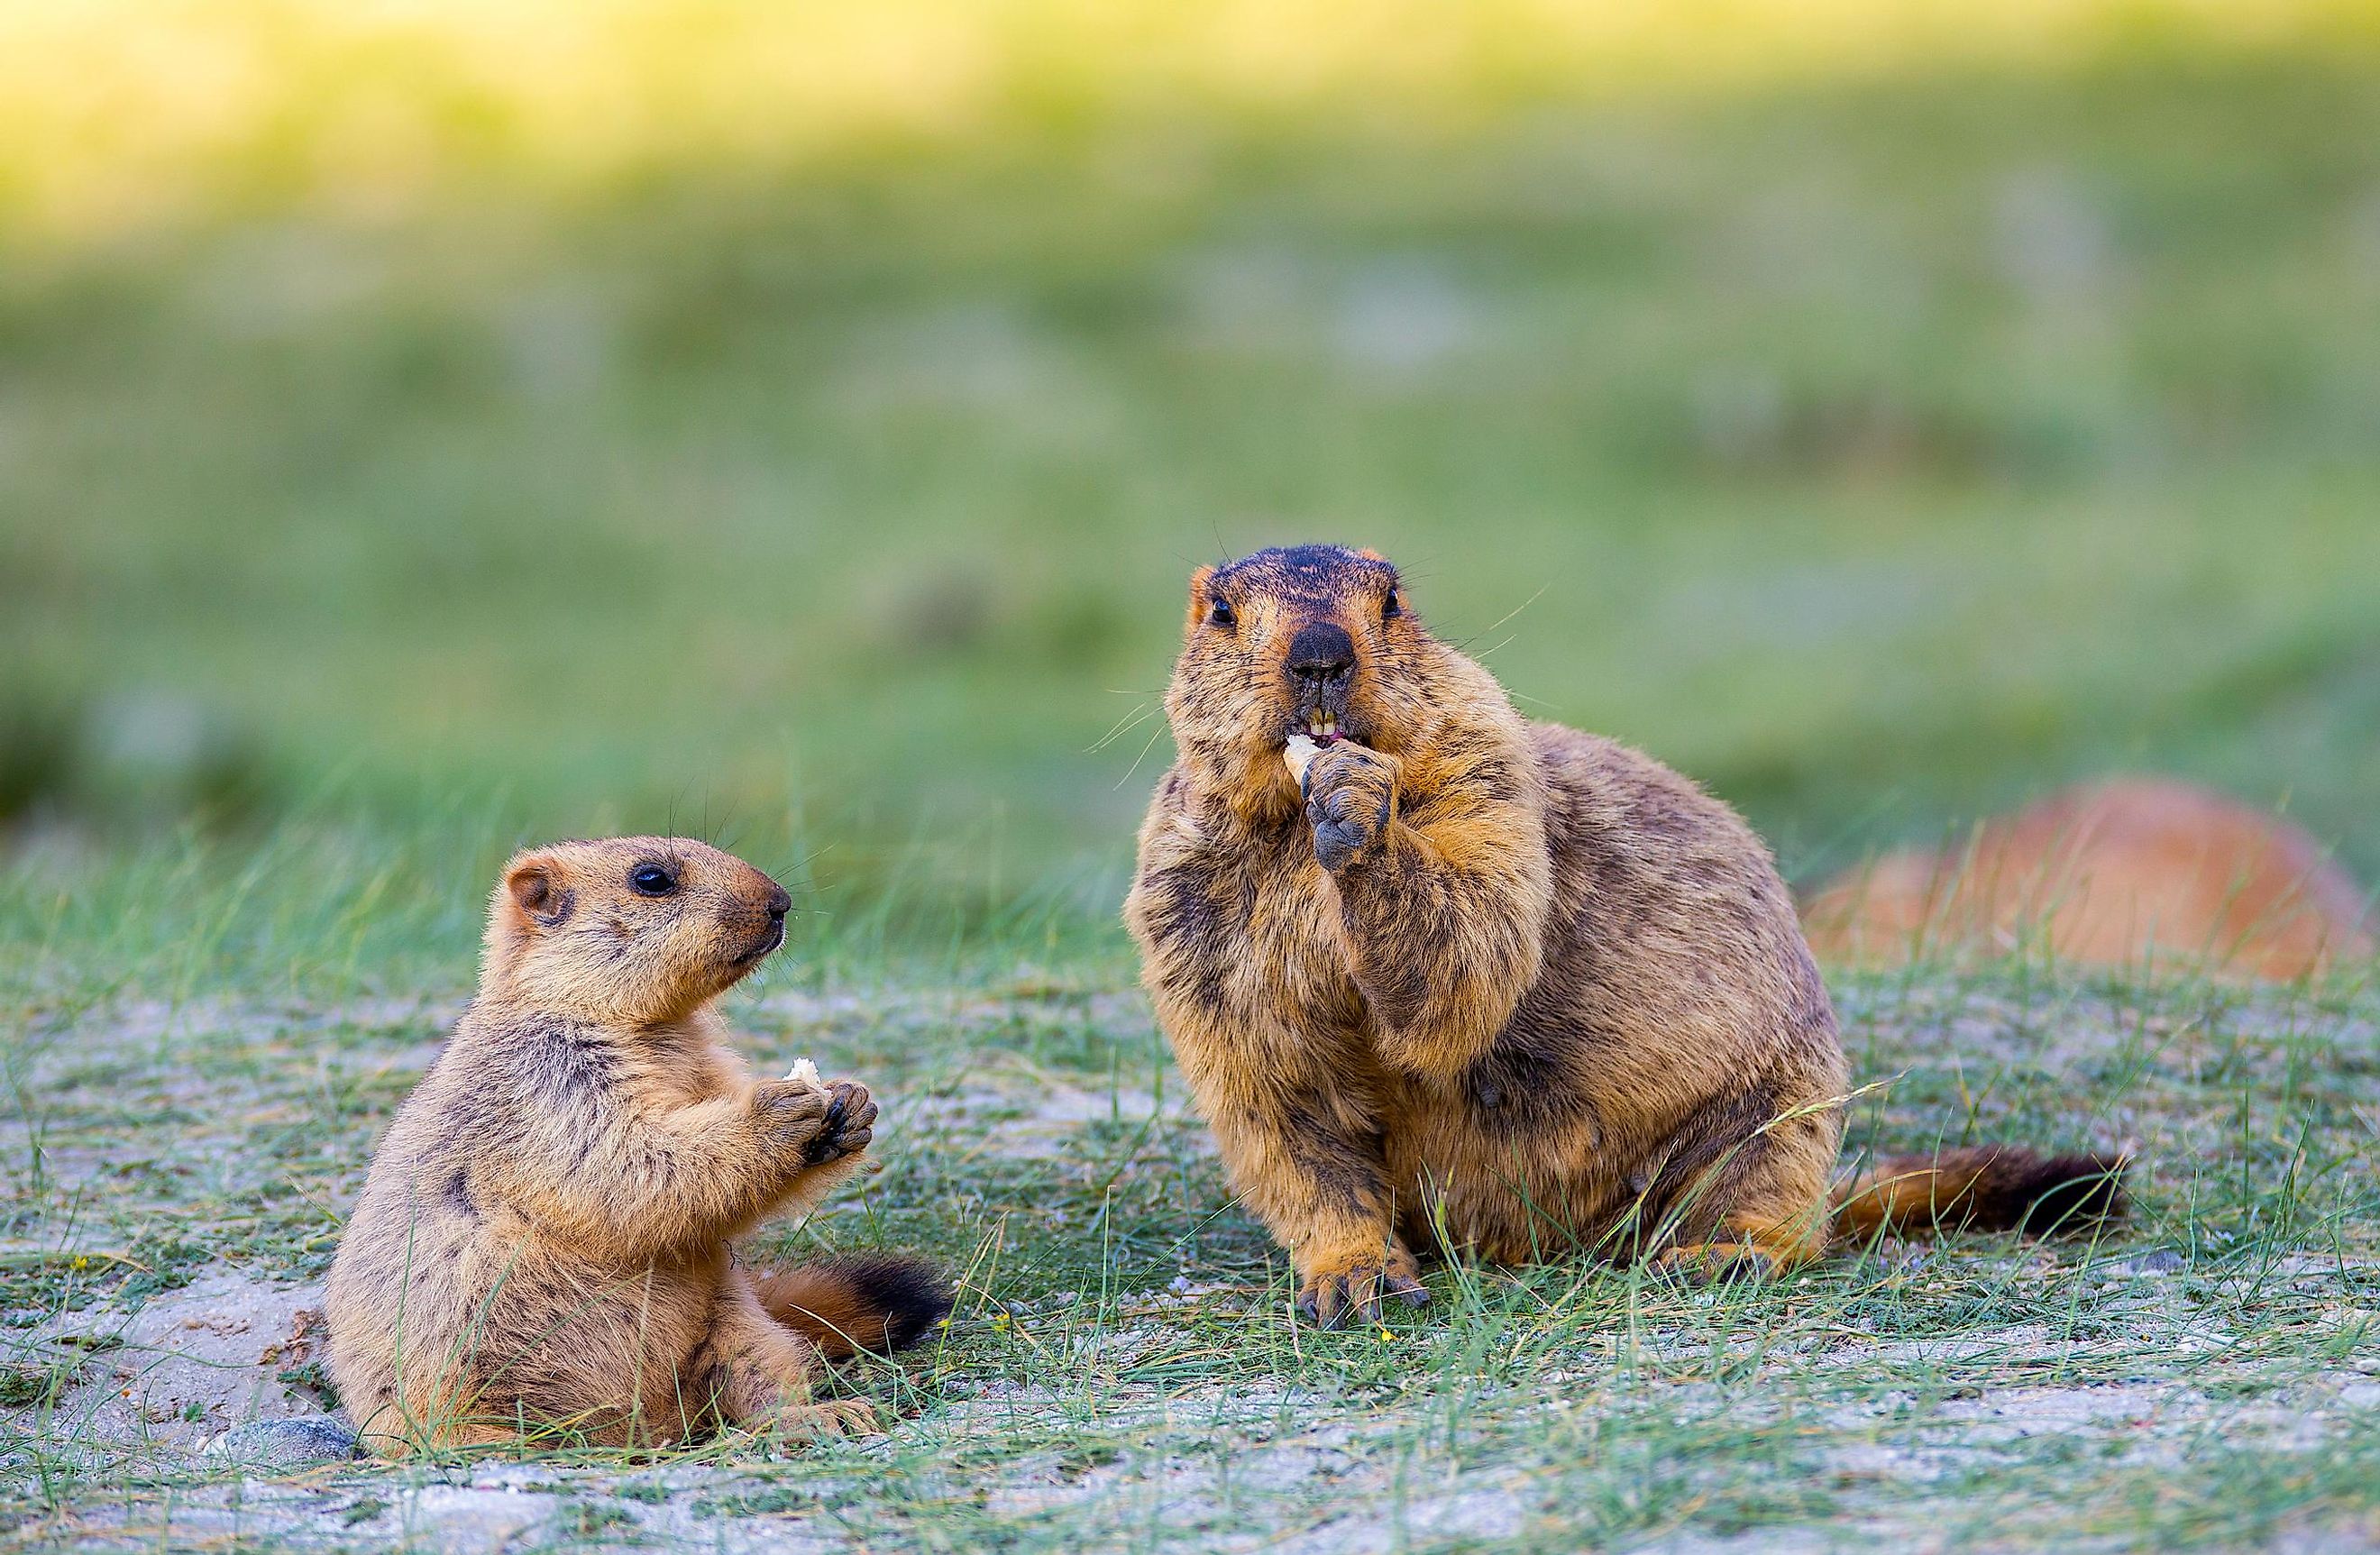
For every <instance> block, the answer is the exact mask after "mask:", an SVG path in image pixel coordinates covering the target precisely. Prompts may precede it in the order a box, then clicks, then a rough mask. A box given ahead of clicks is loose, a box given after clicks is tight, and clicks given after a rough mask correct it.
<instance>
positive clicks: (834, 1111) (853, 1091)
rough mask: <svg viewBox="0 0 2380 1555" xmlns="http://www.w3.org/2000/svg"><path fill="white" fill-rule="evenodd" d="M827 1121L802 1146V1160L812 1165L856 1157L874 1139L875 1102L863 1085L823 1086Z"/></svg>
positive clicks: (849, 1083) (851, 1082) (848, 1083)
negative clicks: (869, 1097) (824, 1088)
mask: <svg viewBox="0 0 2380 1555" xmlns="http://www.w3.org/2000/svg"><path fill="white" fill-rule="evenodd" d="M826 1097H827V1106H826V1121H825V1123H824V1124H821V1125H820V1128H819V1131H818V1133H817V1134H816V1135H814V1136H811V1138H810V1142H809V1143H808V1144H807V1145H805V1146H803V1147H802V1159H803V1160H806V1161H807V1162H809V1164H810V1165H812V1166H824V1165H826V1164H828V1163H829V1162H830V1161H838V1160H843V1159H844V1157H846V1156H856V1155H857V1154H859V1153H860V1152H861V1151H862V1150H865V1149H866V1148H868V1141H869V1140H870V1139H872V1138H874V1137H875V1136H876V1103H875V1102H874V1101H872V1100H870V1099H868V1087H866V1086H863V1085H860V1084H858V1083H856V1081H852V1080H837V1081H835V1082H834V1084H832V1085H831V1086H829V1087H826Z"/></svg>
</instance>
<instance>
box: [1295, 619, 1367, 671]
mask: <svg viewBox="0 0 2380 1555" xmlns="http://www.w3.org/2000/svg"><path fill="white" fill-rule="evenodd" d="M1354 667H1355V639H1354V638H1351V637H1349V636H1348V635H1347V633H1346V631H1345V629H1344V628H1343V627H1341V626H1338V625H1337V624H1336V623H1335V622H1330V621H1309V622H1307V623H1306V624H1305V626H1301V627H1299V628H1298V633H1297V636H1296V637H1294V638H1292V639H1290V644H1289V673H1290V674H1291V676H1292V677H1293V678H1294V679H1297V680H1302V681H1305V682H1307V683H1308V684H1310V685H1313V686H1329V685H1330V684H1332V683H1333V682H1336V681H1342V680H1344V679H1346V678H1347V675H1348V673H1349V672H1350V671H1352V670H1353V669H1354Z"/></svg>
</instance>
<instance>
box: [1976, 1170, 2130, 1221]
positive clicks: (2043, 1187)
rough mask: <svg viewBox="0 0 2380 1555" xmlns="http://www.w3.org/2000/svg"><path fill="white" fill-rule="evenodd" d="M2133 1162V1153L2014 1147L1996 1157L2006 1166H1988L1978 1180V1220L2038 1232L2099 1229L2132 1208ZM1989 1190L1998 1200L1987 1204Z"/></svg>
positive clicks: (1994, 1198) (2121, 1217)
mask: <svg viewBox="0 0 2380 1555" xmlns="http://www.w3.org/2000/svg"><path fill="white" fill-rule="evenodd" d="M1995 1165H1996V1166H1998V1167H1999V1168H2001V1169H2002V1170H2001V1171H1994V1170H1988V1169H1987V1170H1986V1171H1985V1173H1984V1181H1983V1182H1982V1183H1981V1184H1977V1199H1978V1202H1977V1204H1976V1207H1975V1220H1976V1221H1977V1222H1978V1224H1979V1225H1980V1226H1983V1227H1985V1228H1988V1229H1998V1227H1999V1226H2000V1225H2003V1224H2004V1225H2005V1226H2006V1227H2007V1228H2008V1229H2009V1230H2011V1231H2021V1232H2025V1233H2029V1234H2031V1235H2034V1236H2060V1235H2072V1234H2076V1233H2085V1232H2089V1231H2092V1230H2095V1229H2096V1228H2097V1227H2099V1226H2102V1225H2105V1224H2107V1222H2108V1221H2119V1220H2122V1219H2123V1218H2124V1215H2125V1212H2126V1211H2127V1210H2128V1209H2130V1208H2131V1199H2130V1197H2129V1196H2127V1195H2126V1193H2125V1192H2124V1172H2125V1171H2126V1170H2127V1169H2128V1168H2129V1167H2130V1166H2131V1158H2130V1157H2129V1156H2120V1155H2119V1156H2100V1155H2073V1156H2035V1155H2031V1154H2028V1153H2019V1152H2015V1151H2010V1152H2009V1153H2008V1154H2006V1155H2003V1156H2001V1157H2000V1159H1999V1160H1998V1162H1996V1163H1995ZM2003 1171H2004V1172H2005V1175H2003ZM1986 1196H1988V1197H1989V1199H1991V1200H1993V1201H1996V1202H1992V1203H1990V1204H1989V1205H1988V1207H1987V1205H1986V1203H1985V1198H1986ZM1995 1211H1997V1212H1995ZM2003 1217H2006V1218H2005V1219H2003Z"/></svg>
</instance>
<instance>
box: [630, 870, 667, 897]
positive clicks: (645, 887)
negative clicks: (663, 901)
mask: <svg viewBox="0 0 2380 1555" xmlns="http://www.w3.org/2000/svg"><path fill="white" fill-rule="evenodd" d="M628 883H629V884H630V885H632V886H634V887H636V888H637V894H639V895H642V896H666V895H668V894H669V893H671V892H673V891H675V890H676V889H677V877H676V876H675V875H673V874H671V873H670V872H669V871H668V870H667V869H662V867H661V866H660V865H658V864H639V865H637V867H636V868H635V869H631V870H629V871H628Z"/></svg>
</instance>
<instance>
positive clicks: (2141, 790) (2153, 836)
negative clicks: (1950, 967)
mask: <svg viewBox="0 0 2380 1555" xmlns="http://www.w3.org/2000/svg"><path fill="white" fill-rule="evenodd" d="M1802 918H1803V925H1804V926H1805V927H1806V929H1808V932H1809V936H1810V943H1811V945H1812V947H1813V948H1815V950H1816V951H1817V953H1818V954H1819V955H1820V957H1821V958H1823V959H1825V960H1828V961H1831V962H1840V963H1843V964H1845V965H1852V966H1859V965H1881V964H1889V963H1892V962H1895V961H1901V960H1906V959H1908V958H1910V957H1911V956H1913V955H1922V954H1946V955H1951V956H1961V955H1970V954H2000V953H2004V952H2005V951H2007V950H2009V949H2010V948H2011V947H2013V946H2015V945H2016V944H2018V943H2020V942H2022V941H2023V940H2024V939H2026V938H2027V937H2028V936H2034V935H2037V936H2038V937H2039V938H2040V940H2041V941H2042V942H2043V943H2045V944H2046V945H2047V946H2048V947H2049V949H2050V950H2051V952H2052V953H2053V954H2056V955H2058V956H2059V957H2061V958H2064V959H2066V960H2070V961H2080V962H2085V963H2088V964H2091V965H2095V966H2131V965H2135V964H2137V963H2139V962H2140V961H2141V960H2143V958H2144V957H2146V956H2150V955H2157V956H2161V957H2166V958H2169V959H2180V960H2185V961H2192V962H2196V963H2200V964H2203V965H2204V966H2208V967H2209V968H2211V969H2214V970H2216V971H2223V972H2229V973H2234V974H2239V975H2244V976H2248V977H2256V978H2301V977H2305V976H2308V975H2309V974H2313V973H2319V972H2321V971H2323V970H2325V968H2327V967H2329V966H2334V965H2337V964H2338V963H2339V962H2353V961H2358V960H2362V959H2367V958H2369V957H2370V956H2372V955H2373V954H2374V949H2375V947H2374V941H2373V936H2372V931H2371V929H2370V927H2369V920H2368V917H2367V915H2366V912H2365V899H2364V895H2363V893H2362V890H2361V889H2360V888H2358V887H2357V885H2356V884H2355V882H2354V881H2352V880H2350V879H2349V878H2348V876H2347V874H2346V872H2345V871H2344V870H2342V869H2339V867H2338V865H2337V864H2336V863H2334V862H2332V861H2331V860H2330V859H2329V858H2328V857H2327V856H2325V853H2324V851H2323V848H2322V845H2321V844H2319V843H2317V842H2315V841H2314V839H2313V837H2312V836H2310V835H2308V834H2307V833H2306V832H2305V831H2304V830H2303V829H2302V828H2300V827H2297V826H2294V825H2292V824H2290V823H2289V821H2287V820H2282V819H2281V818H2280V817H2278V816H2275V815H2271V814H2267V813H2265V812H2264V811H2260V810H2256V809H2253V808H2250V807H2248V806H2246V805H2243V804H2240V802H2239V801H2238V800H2236V799H2232V798H2229V797H2228V796H2224V795H2220V794H2216V793H2213V792H2210V791H2208V790H2206V789H2203V788H2198V787H2194V786H2192V784H2184V783H2177V782H2173V781H2171V780H2168V779H2158V778H2123V779H2118V780H2115V781H2112V782H2108V783H2104V784H2093V785H2091V786H2088V787H2083V788H2075V789H2070V790H2067V791H2066V792H2064V793H2061V794H2055V795H2052V796H2049V797H2048V798H2046V799H2044V800H2042V801H2041V802H2040V803H2038V804H2035V805H2031V806H2028V807H2027V808H2024V809H2022V810H2020V811H2018V812H2016V813H2015V814H2013V815H2008V816H2001V817H1998V818H1996V819H1994V820H1989V821H1986V822H1985V823H1984V824H1983V825H1982V826H1981V827H1980V828H1978V829H1977V831H1976V832H1975V835H1974V836H1973V838H1972V839H1971V840H1969V841H1968V842H1967V843H1966V844H1962V845H1958V846H1952V847H1945V848H1941V849H1938V850H1924V849H1909V850H1905V851H1902V852H1898V853H1891V854H1887V855H1886V856H1883V857H1881V858H1878V859H1876V860H1875V861H1874V862H1873V863H1869V864H1865V865H1860V866H1855V867H1853V868H1852V869H1846V870H1844V871H1843V872H1842V873H1840V874H1839V875H1837V876H1836V877H1835V878H1834V879H1833V880H1831V881H1828V882H1827V884H1826V885H1825V886H1823V887H1822V888H1820V889H1819V890H1818V891H1817V892H1816V893H1815V894H1813V895H1812V896H1811V898H1810V900H1809V901H1808V903H1807V904H1806V905H1804V906H1803V912H1802Z"/></svg>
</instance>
